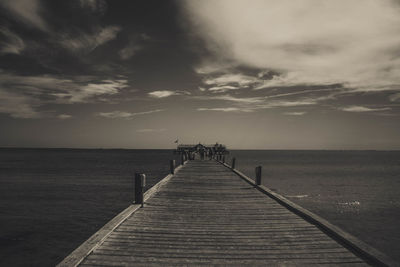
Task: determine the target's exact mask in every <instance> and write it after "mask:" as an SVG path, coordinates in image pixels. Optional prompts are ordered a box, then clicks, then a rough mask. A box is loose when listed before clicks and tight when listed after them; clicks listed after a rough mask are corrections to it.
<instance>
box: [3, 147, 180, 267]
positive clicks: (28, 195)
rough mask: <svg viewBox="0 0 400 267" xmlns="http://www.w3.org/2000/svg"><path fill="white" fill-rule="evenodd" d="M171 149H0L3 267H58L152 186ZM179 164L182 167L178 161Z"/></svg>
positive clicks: (165, 170)
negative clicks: (136, 189)
mask: <svg viewBox="0 0 400 267" xmlns="http://www.w3.org/2000/svg"><path fill="white" fill-rule="evenodd" d="M174 157H175V156H174V155H173V154H172V150H97V149H93V150H90V149H4V148H3V149H0V266H54V265H55V264H57V263H59V262H60V261H61V260H62V259H63V258H64V257H65V256H67V255H68V254H69V253H70V252H72V251H73V250H74V249H75V248H77V247H78V246H79V245H80V244H81V243H82V242H84V241H85V240H87V239H88V238H89V237H90V236H91V235H92V234H93V233H95V232H96V231H97V230H98V229H99V228H101V227H102V226H103V225H104V224H105V223H107V222H108V221H109V220H110V219H112V218H113V217H114V216H115V215H117V214H118V213H119V212H120V211H122V210H123V209H125V208H126V207H128V205H129V204H130V203H131V202H132V201H133V177H134V173H135V172H144V173H146V176H147V187H151V186H152V185H154V184H155V183H156V182H157V181H159V180H160V179H161V178H163V177H164V176H165V175H167V174H168V172H169V160H170V159H172V158H174ZM177 162H178V161H177Z"/></svg>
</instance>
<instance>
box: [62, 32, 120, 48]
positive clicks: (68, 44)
mask: <svg viewBox="0 0 400 267" xmlns="http://www.w3.org/2000/svg"><path fill="white" fill-rule="evenodd" d="M121 30H122V29H121V27H119V26H107V27H104V28H102V27H98V28H97V29H96V30H95V32H94V33H92V34H88V33H84V32H79V33H78V34H74V35H76V36H73V37H72V36H71V35H70V34H61V35H60V40H59V41H58V43H59V44H60V45H61V46H62V47H64V48H66V49H68V50H70V51H73V52H76V51H84V52H90V51H93V50H94V49H96V47H98V46H101V45H103V44H105V43H107V42H109V41H111V40H113V39H115V38H116V37H117V34H118V33H119V32H120V31H121Z"/></svg>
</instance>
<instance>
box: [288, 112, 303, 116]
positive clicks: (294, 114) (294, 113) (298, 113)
mask: <svg viewBox="0 0 400 267" xmlns="http://www.w3.org/2000/svg"><path fill="white" fill-rule="evenodd" d="M306 113H307V112H305V111H294V112H284V113H283V114H285V115H289V116H302V115H304V114H306Z"/></svg>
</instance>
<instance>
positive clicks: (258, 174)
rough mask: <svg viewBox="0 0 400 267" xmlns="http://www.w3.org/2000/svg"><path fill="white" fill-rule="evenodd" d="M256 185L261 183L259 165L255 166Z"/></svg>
mask: <svg viewBox="0 0 400 267" xmlns="http://www.w3.org/2000/svg"><path fill="white" fill-rule="evenodd" d="M256 185H261V166H257V167H256Z"/></svg>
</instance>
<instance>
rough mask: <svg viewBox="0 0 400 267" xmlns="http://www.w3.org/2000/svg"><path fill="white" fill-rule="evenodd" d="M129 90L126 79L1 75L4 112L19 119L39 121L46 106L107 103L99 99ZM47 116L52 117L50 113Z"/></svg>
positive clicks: (0, 97)
mask: <svg viewBox="0 0 400 267" xmlns="http://www.w3.org/2000/svg"><path fill="white" fill-rule="evenodd" d="M126 87H128V81H127V80H124V79H115V80H99V81H96V77H90V76H75V77H64V76H59V75H40V76H22V75H15V74H10V73H6V72H0V102H1V108H0V113H7V114H10V116H12V117H15V118H38V117H41V116H43V112H40V111H38V108H39V107H41V106H43V105H46V104H75V103H88V102H99V101H102V102H104V101H105V100H104V99H100V98H99V97H104V96H110V95H115V94H118V93H119V92H120V91H121V90H122V89H124V88H126ZM46 116H49V115H48V114H47V115H46Z"/></svg>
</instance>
